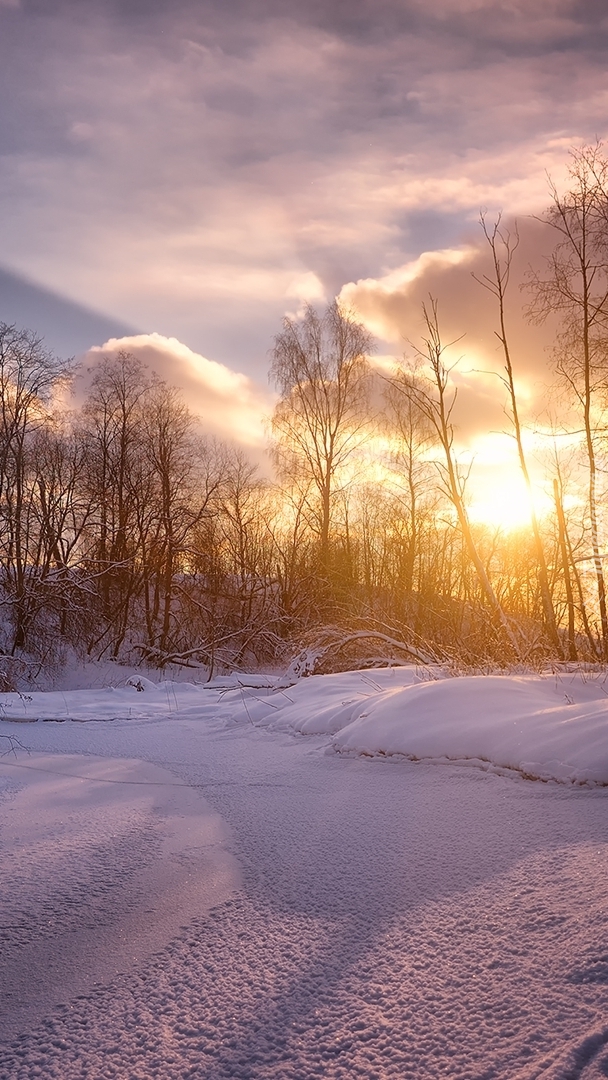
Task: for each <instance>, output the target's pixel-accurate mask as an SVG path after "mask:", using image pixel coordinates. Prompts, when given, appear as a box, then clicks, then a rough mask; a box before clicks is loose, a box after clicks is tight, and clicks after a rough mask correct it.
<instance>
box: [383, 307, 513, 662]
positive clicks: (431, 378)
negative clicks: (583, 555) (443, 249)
mask: <svg viewBox="0 0 608 1080" xmlns="http://www.w3.org/2000/svg"><path fill="white" fill-rule="evenodd" d="M423 314H424V319H425V324H426V336H425V337H423V348H422V349H420V350H419V352H418V354H419V356H420V358H421V359H423V360H424V362H425V364H426V365H427V366H428V369H429V375H428V378H427V380H424V379H422V378H416V377H410V378H409V380H407V379H406V380H402V381H401V382H400V383H396V384H395V385H396V387H397V389H398V390H399V391H400V392H401V393H402V394H406V395H407V394H409V395H410V396H411V397H412V399H413V400H414V401H415V403H416V406H417V408H418V409H420V411H421V412H422V413H423V415H424V416H425V417H426V418H427V420H428V423H429V424H430V425H431V426H432V428H433V429H434V430H435V432H436V435H437V440H438V442H439V444H440V446H441V448H442V450H443V458H444V460H443V462H442V463H441V464H440V470H441V475H442V478H443V486H444V490H445V493H446V495H447V496H448V498H449V499H450V501H451V503H452V505H453V507H454V510H455V511H456V517H457V519H458V524H459V526H460V531H461V534H462V538H463V542H464V545H465V548H466V551H467V554H468V557H469V559H470V560H471V563H472V564H473V566H474V568H475V573H476V575H477V580H478V581H479V585H480V587H481V592H482V594H483V596H484V598H485V600H486V602H487V604H488V607H489V608H490V611H491V613H492V616H493V618H494V620H495V622H496V624H497V626H498V627H499V628H500V629H502V631H503V633H504V636H505V637H506V639H507V641H508V643H509V644H510V646H511V648H512V649H513V653H514V655H515V656H519V655H520V652H521V650H520V647H519V643H518V641H517V638H516V636H515V634H514V632H513V629H512V627H511V625H510V623H509V620H508V618H507V616H506V614H505V612H504V611H503V609H502V606H501V604H500V602H499V600H498V598H497V596H496V592H495V590H494V588H493V587H492V583H491V580H490V576H489V574H488V571H487V569H486V566H485V565H484V562H483V559H482V558H481V556H480V554H479V551H478V549H477V545H476V544H475V539H474V536H473V531H472V529H471V525H470V522H469V517H468V514H467V510H466V505H465V499H464V487H463V480H462V477H461V476H460V474H459V471H458V466H457V462H456V457H455V453H454V428H453V424H452V413H453V409H454V404H455V401H456V396H455V392H452V393H450V370H451V369H450V368H449V367H447V366H446V363H445V359H444V357H445V351H446V348H449V346H445V345H444V344H443V342H442V340H441V333H440V330H439V321H438V315H437V301H436V300H435V299H433V298H432V297H431V299H430V304H429V306H428V307H427V306H426V305H423Z"/></svg>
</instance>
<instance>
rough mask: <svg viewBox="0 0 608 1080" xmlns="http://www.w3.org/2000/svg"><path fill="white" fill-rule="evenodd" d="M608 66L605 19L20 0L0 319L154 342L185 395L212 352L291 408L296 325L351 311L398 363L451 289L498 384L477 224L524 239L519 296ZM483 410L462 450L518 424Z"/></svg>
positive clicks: (415, 8) (2, 66)
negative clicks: (486, 221) (289, 366)
mask: <svg viewBox="0 0 608 1080" xmlns="http://www.w3.org/2000/svg"><path fill="white" fill-rule="evenodd" d="M607 46H608V13H607V12H606V7H605V4H604V3H603V2H602V0H511V2H508V0H504V2H498V0H373V2H372V0H348V2H345V0H344V2H343V0H334V2H332V3H331V4H328V3H327V2H321V0H298V2H297V3H296V0H231V3H230V4H226V3H224V2H221V0H174V2H173V3H172V4H171V5H168V4H166V3H161V2H160V0H0V82H1V83H2V87H1V90H2V92H1V93H0V223H1V235H2V249H1V254H0V319H4V320H6V321H9V322H12V321H16V322H18V323H19V324H20V325H28V326H31V327H32V328H34V329H36V330H38V331H39V332H40V333H42V334H43V335H44V336H45V339H46V341H47V343H48V344H49V345H50V346H51V347H52V348H54V349H55V350H56V351H58V352H59V353H61V354H62V355H73V354H75V355H81V354H83V353H85V352H86V351H87V350H88V349H91V348H97V349H100V348H102V347H103V346H104V345H105V344H106V343H108V342H110V341H111V340H112V339H114V340H115V341H122V340H123V339H124V340H127V341H129V342H131V343H133V341H134V340H135V339H137V340H138V341H139V342H140V345H141V347H142V348H149V347H153V348H154V349H155V350H156V354H155V355H156V359H157V362H158V363H157V366H158V367H159V373H160V374H161V375H163V376H165V377H167V378H168V379H169V380H170V381H174V382H180V379H182V378H186V379H187V377H188V373H189V372H190V367H191V360H190V359H188V361H187V363H186V362H185V361H184V356H185V355H186V354H188V355H189V356H190V355H194V356H197V355H198V356H201V357H203V358H205V359H206V360H208V361H209V362H210V363H211V364H213V363H216V364H220V365H223V366H224V367H225V368H226V370H227V375H226V380H227V382H228V383H230V373H239V374H241V375H242V376H243V380H244V381H242V382H241V386H242V387H243V388H244V389H243V393H244V398H243V400H245V398H247V399H251V400H253V399H255V402H256V405H255V408H256V410H257V411H258V412H260V409H261V411H262V412H263V411H264V409H265V410H266V412H268V411H269V410H270V409H271V408H272V397H271V391H270V388H269V386H268V381H267V369H268V356H269V349H270V348H271V346H272V341H273V337H274V335H275V334H276V333H277V332H279V330H280V326H281V319H282V318H283V316H284V315H285V314H286V313H292V314H293V313H297V312H298V311H299V310H301V308H302V305H303V304H304V303H306V302H311V303H316V304H319V305H322V304H324V303H325V302H326V301H328V300H331V299H332V298H333V297H334V296H336V295H340V296H341V297H342V298H347V299H348V301H349V302H350V303H352V304H353V305H355V306H357V305H360V307H358V310H359V311H360V312H361V313H362V314H363V317H364V318H365V319H366V320H367V321H368V324H369V325H370V327H371V328H372V329H374V331H375V332H376V333H377V334H378V336H379V344H378V348H379V351H380V352H381V353H386V352H395V353H396V354H397V355H399V354H401V353H402V352H403V349H404V347H405V343H406V342H407V340H409V339H415V338H416V336H417V334H419V331H420V307H419V300H420V297H421V296H424V295H427V293H428V291H433V293H434V294H435V295H437V296H438V299H439V304H440V310H441V311H442V312H444V311H445V318H446V324H445V325H446V332H447V333H448V334H449V335H452V334H454V335H455V336H458V335H460V334H465V335H466V337H465V339H463V352H465V353H466V352H467V350H468V352H469V354H470V355H469V356H468V358H467V357H466V356H465V357H464V359H463V364H464V368H465V369H467V370H473V369H475V368H479V367H484V368H485V367H487V366H488V364H489V363H490V362H491V361H492V360H493V359H494V360H495V357H494V356H493V353H492V349H494V345H493V343H492V329H491V327H492V322H491V319H492V313H491V310H490V309H489V308H488V298H487V297H485V296H482V294H481V291H480V289H479V287H478V286H475V288H476V289H477V292H475V290H473V291H471V270H477V269H479V268H480V267H482V265H483V260H484V258H485V254H484V251H483V248H482V246H481V242H480V232H479V226H478V218H479V213H480V209H482V208H484V209H486V210H487V212H488V214H490V215H494V214H495V213H496V212H498V210H502V211H503V213H504V215H505V220H507V221H512V219H513V218H514V217H517V219H518V221H519V224H520V231H521V233H522V245H521V253H518V257H519V262H518V267H517V273H518V274H523V273H524V271H525V267H526V265H527V262H526V260H527V261H530V260H531V261H534V259H540V258H541V257H542V255H543V254H546V253H547V250H548V246H550V245H549V242H548V240H547V234H546V230H544V229H543V228H542V227H539V226H538V225H537V223H535V222H534V221H533V220H531V218H530V215H534V214H538V213H541V212H542V210H543V208H544V207H545V206H546V204H547V201H548V187H547V173H549V174H550V175H551V176H552V177H553V178H554V179H555V181H556V182H557V183H558V184H559V183H560V182H561V180H562V178H563V177H564V174H565V168H566V162H567V156H568V150H569V148H571V147H572V146H580V145H581V144H583V143H586V142H590V141H594V140H595V139H596V138H602V136H603V135H604V134H605V131H606V126H607V124H606V117H607V116H608V111H607V109H606V106H607V104H608V69H607V68H606V63H605V58H606V54H607ZM521 302H522V301H521V297H520V295H519V292H518V290H517V289H514V292H513V295H512V297H511V298H510V304H511V309H512V310H511V311H510V317H512V320H513V327H514V333H515V334H516V336H517V334H519V338H520V339H521V341H522V342H523V343H524V345H525V347H524V348H522V350H521V352H520V353H519V354H518V358H517V359H518V362H519V363H520V365H521V367H520V374H521V378H522V386H524V389H525V386H527V390H526V392H528V393H529V396H530V397H531V398H534V397H535V396H536V398H538V397H539V395H541V391H540V390H538V389H537V390H534V387H540V386H541V385H542V383H543V380H544V379H546V375H547V363H548V359H547V354H546V351H545V348H544V345H545V343H544V341H543V342H541V341H540V339H539V338H537V337H534V334H532V337H530V333H531V332H530V331H529V330H528V329H527V328H525V327H524V324H523V323H522V322H521V315H520V308H521ZM482 309H483V316H482V317H481V322H480V321H479V319H478V315H479V312H480V311H481V310H482ZM474 323H475V325H474ZM524 330H525V333H524ZM146 335H155V336H154V337H153V338H151V339H150V340H149V341H148V342H145V341H144V338H145V336H146ZM161 338H162V339H165V341H164V343H163V344H162V348H161V347H160V339H161ZM482 338H483V339H484V340H485V342H486V345H485V346H484V347H483V349H485V352H484V355H483V357H480V356H479V348H480V342H481V339H482ZM175 342H177V346H175V345H174V344H173V343H175ZM482 344H483V342H482ZM483 349H482V351H483ZM184 350H185V352H184ZM93 355H95V354H93ZM184 363H186V368H184ZM188 365H190V366H188ZM208 370H209V369H206V368H205V365H204V364H202V365H201V377H200V380H199V381H200V384H201V385H200V394H199V397H196V394H195V395H194V397H193V399H192V400H193V403H194V404H195V406H197V407H198V406H199V405H200V408H201V410H202V411H203V412H204V411H205V395H206V387H207V381H206V374H205V371H208ZM190 374H191V372H190ZM469 381H470V379H469ZM465 382H466V379H465ZM486 390H487V387H486V388H485V389H484V385H482V381H479V380H478V383H477V384H476V387H475V392H474V393H471V394H470V395H468V397H467V393H468V392H467V391H466V387H465V392H463V393H462V394H461V399H462V400H463V412H462V414H461V416H460V423H461V425H462V427H463V431H464V432H465V436H466V437H465V441H466V438H467V437H470V438H472V437H473V434H474V431H475V430H476V425H477V426H479V421H480V417H482V416H483V415H484V410H487V416H484V422H485V421H490V420H491V422H492V424H499V423H503V421H502V420H501V415H502V411H501V404H500V399H499V398H497V397H496V395H495V394H494V393H493V392H490V391H489V390H488V391H487V392H486ZM232 392H234V388H233V390H232V391H231V393H232ZM484 395H485V403H484ZM490 399H491V400H490ZM260 402H265V404H264V406H263V408H261V406H260ZM499 414H500V415H499ZM230 423H231V421H230V419H229V418H228V417H227V418H226V427H227V430H228V428H229V427H230ZM485 426H486V428H487V423H486V424H485ZM503 426H504V424H503Z"/></svg>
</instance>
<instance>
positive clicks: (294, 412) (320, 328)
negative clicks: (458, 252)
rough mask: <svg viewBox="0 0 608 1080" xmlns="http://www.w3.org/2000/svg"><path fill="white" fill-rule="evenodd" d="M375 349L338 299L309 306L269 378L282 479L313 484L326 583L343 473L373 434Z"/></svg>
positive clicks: (291, 324) (282, 344) (290, 328)
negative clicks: (275, 396) (276, 396)
mask: <svg viewBox="0 0 608 1080" xmlns="http://www.w3.org/2000/svg"><path fill="white" fill-rule="evenodd" d="M371 348H372V338H371V336H370V334H369V333H368V332H367V330H365V328H364V327H363V326H362V325H361V323H359V322H357V321H356V320H355V318H354V317H353V316H352V314H350V313H345V312H344V311H342V309H341V308H340V307H339V305H338V303H337V302H335V301H334V303H332V304H330V305H329V307H328V308H327V309H326V310H325V311H324V312H323V314H322V315H318V314H317V312H316V311H315V310H314V309H313V308H312V307H308V308H307V309H306V312H305V314H304V317H303V319H302V320H300V321H296V320H294V319H291V318H286V319H285V321H284V324H283V331H282V333H280V334H278V335H277V337H276V338H275V343H274V349H273V353H272V363H271V367H270V375H271V377H272V379H274V382H275V384H276V385H277V387H278V389H279V392H280V394H281V399H280V401H279V402H278V404H277V406H276V408H275V411H274V416H273V419H272V431H273V435H274V440H275V442H274V450H275V458H276V461H277V465H278V468H279V471H280V473H281V475H282V476H283V477H284V478H285V477H292V478H293V477H298V476H300V477H301V476H304V477H305V480H306V481H311V482H312V491H313V492H314V495H315V496H316V500H315V502H316V505H315V506H314V507H313V516H314V520H315V523H316V529H317V532H318V537H319V564H320V569H321V574H322V575H323V576H324V577H325V578H326V579H327V577H328V575H329V570H330V538H331V532H332V523H333V512H334V503H335V496H336V494H337V491H338V489H339V485H340V482H341V474H343V471H344V469H345V466H346V465H347V463H348V462H349V461H350V459H351V458H352V456H353V454H354V453H355V451H356V450H357V449H358V448H359V447H360V446H361V445H362V443H363V441H364V440H365V438H366V437H367V432H368V415H367V409H366V405H367V397H368V377H369V365H368V361H367V355H368V354H369V352H370V351H371Z"/></svg>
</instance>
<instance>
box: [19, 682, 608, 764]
mask: <svg viewBox="0 0 608 1080" xmlns="http://www.w3.org/2000/svg"><path fill="white" fill-rule="evenodd" d="M429 675H431V679H429ZM0 715H1V716H2V718H3V719H4V720H12V721H21V722H24V721H25V722H27V721H30V722H31V721H35V720H47V721H48V720H55V721H65V720H77V721H92V720H98V721H108V720H113V721H115V722H121V723H122V722H133V721H136V722H140V723H141V722H146V721H155V720H156V721H158V720H165V719H176V720H177V719H180V720H194V721H206V722H211V721H214V722H220V723H221V724H223V725H226V726H232V725H234V724H248V725H252V726H253V727H258V726H262V727H265V728H267V729H268V730H270V731H277V732H279V731H280V732H289V733H300V734H304V735H321V736H327V737H329V738H330V740H331V745H332V747H333V748H334V750H335V751H336V752H339V753H348V754H358V755H363V756H371V757H387V756H396V755H400V756H402V757H405V758H408V759H410V760H415V761H420V760H424V761H437V762H448V761H449V762H458V763H469V764H473V765H476V766H478V767H480V768H485V769H487V768H493V769H507V770H515V771H517V772H518V773H520V774H522V775H524V776H527V777H533V778H536V779H541V780H555V781H561V782H569V783H575V784H591V785H593V784H608V686H607V682H606V677H605V676H602V677H593V678H591V677H589V676H585V675H584V674H583V673H580V672H577V673H569V674H563V675H561V676H556V675H543V676H541V675H528V676H515V675H512V676H474V677H464V678H448V677H445V676H442V675H441V673H439V672H437V671H434V672H431V673H429V672H428V669H427V670H425V671H422V670H421V669H420V668H416V667H413V666H412V667H405V668H396V669H395V668H393V669H387V670H383V671H373V672H368V671H354V672H353V671H351V672H343V673H340V674H336V675H317V676H312V677H310V678H307V679H301V680H300V681H299V682H297V683H296V684H295V685H294V686H290V687H288V688H283V687H281V686H280V684H279V680H278V679H274V680H273V679H272V678H269V677H266V676H264V677H256V676H253V677H241V676H238V677H236V676H234V677H232V678H231V679H226V678H224V679H219V680H217V682H215V683H213V684H207V685H206V686H200V685H199V686H197V685H194V684H188V683H174V682H162V683H152V682H150V681H149V680H147V679H144V678H140V677H139V676H135V677H132V678H130V679H129V680H128V684H127V685H126V686H123V687H121V688H117V689H112V688H106V689H104V690H89V691H85V690H75V691H66V692H63V693H61V692H50V693H35V694H31V695H19V694H4V695H2V696H1V697H0ZM4 730H6V729H4Z"/></svg>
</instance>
